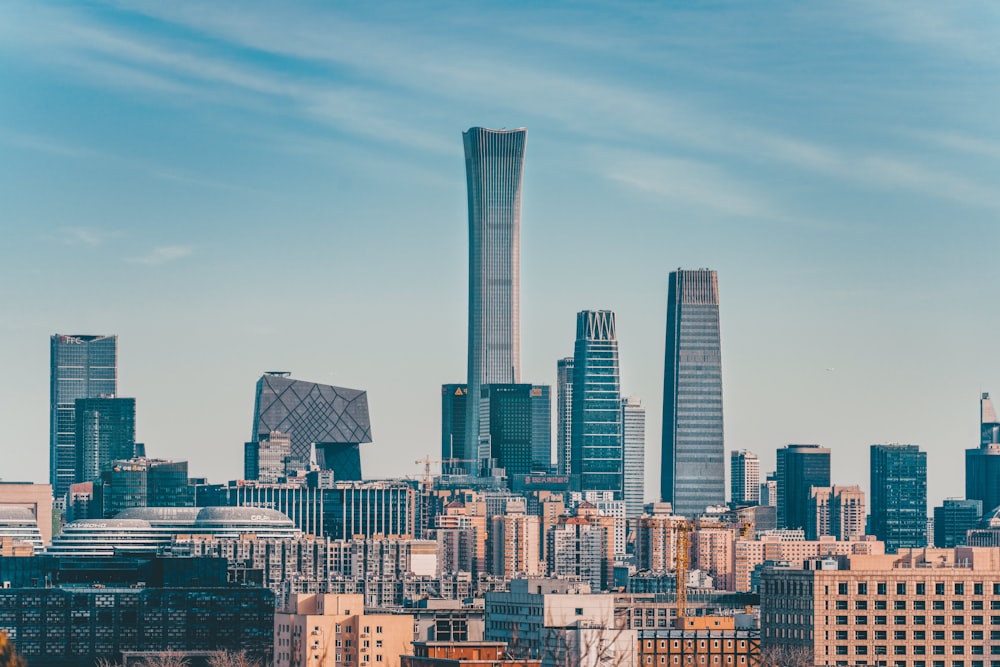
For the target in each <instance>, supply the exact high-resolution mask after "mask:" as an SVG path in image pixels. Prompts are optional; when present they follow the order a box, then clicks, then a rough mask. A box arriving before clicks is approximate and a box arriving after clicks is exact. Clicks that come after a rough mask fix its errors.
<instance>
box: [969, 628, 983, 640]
mask: <svg viewBox="0 0 1000 667" xmlns="http://www.w3.org/2000/svg"><path fill="white" fill-rule="evenodd" d="M969 636H970V637H972V640H973V641H982V640H983V631H982V630H973V631H972V632H970V633H969Z"/></svg>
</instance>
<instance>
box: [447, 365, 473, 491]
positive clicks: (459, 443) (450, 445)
mask: <svg viewBox="0 0 1000 667" xmlns="http://www.w3.org/2000/svg"><path fill="white" fill-rule="evenodd" d="M468 397H469V386H468V385H465V384H443V385H441V460H442V462H443V463H441V472H442V473H443V474H445V475H452V474H465V475H474V474H475V473H476V463H475V462H474V461H465V460H462V459H463V458H464V457H465V455H466V454H465V419H466V417H468V414H469V408H468V406H467V405H466V402H467V401H468Z"/></svg>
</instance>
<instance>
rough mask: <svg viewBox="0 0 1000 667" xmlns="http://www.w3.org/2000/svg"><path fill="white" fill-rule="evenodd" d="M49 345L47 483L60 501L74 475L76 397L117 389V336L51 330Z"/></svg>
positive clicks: (96, 395)
mask: <svg viewBox="0 0 1000 667" xmlns="http://www.w3.org/2000/svg"><path fill="white" fill-rule="evenodd" d="M50 348H51V366H50V375H49V379H50V393H49V429H50V430H49V483H50V484H51V485H52V493H53V495H54V497H55V498H56V500H57V502H60V503H61V502H62V500H63V497H64V496H65V495H66V492H67V491H69V487H70V485H71V484H73V483H74V482H76V481H77V478H78V474H77V469H76V463H77V456H76V399H78V398H97V397H99V396H114V395H115V394H117V393H118V337H117V336H63V335H60V334H55V335H54V336H52V338H51V340H50Z"/></svg>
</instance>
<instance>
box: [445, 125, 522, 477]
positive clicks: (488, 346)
mask: <svg viewBox="0 0 1000 667" xmlns="http://www.w3.org/2000/svg"><path fill="white" fill-rule="evenodd" d="M527 138H528V131H527V130H526V129H524V128H518V129H515V130H491V129H487V128H483V127H472V128H469V130H468V131H466V132H464V133H463V134H462V141H463V144H464V146H465V175H466V182H467V187H468V199H469V348H468V354H469V365H468V381H467V384H468V387H469V395H470V396H472V397H473V398H476V397H478V396H479V393H480V390H479V388H480V387H481V386H482V385H484V384H518V383H520V382H521V182H522V174H523V169H524V147H525V143H526V141H527ZM467 408H468V416H467V417H466V422H465V428H466V437H465V444H466V448H467V451H466V453H465V455H464V456H461V457H456V458H462V459H476V458H477V457H476V448H478V443H479V424H480V420H479V401H478V400H471V401H469V402H468V404H467Z"/></svg>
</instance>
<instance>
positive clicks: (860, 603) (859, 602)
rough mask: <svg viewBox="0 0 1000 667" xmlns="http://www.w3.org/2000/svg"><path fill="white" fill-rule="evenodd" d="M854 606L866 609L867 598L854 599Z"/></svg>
mask: <svg viewBox="0 0 1000 667" xmlns="http://www.w3.org/2000/svg"><path fill="white" fill-rule="evenodd" d="M854 608H855V609H868V600H855V601H854Z"/></svg>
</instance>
